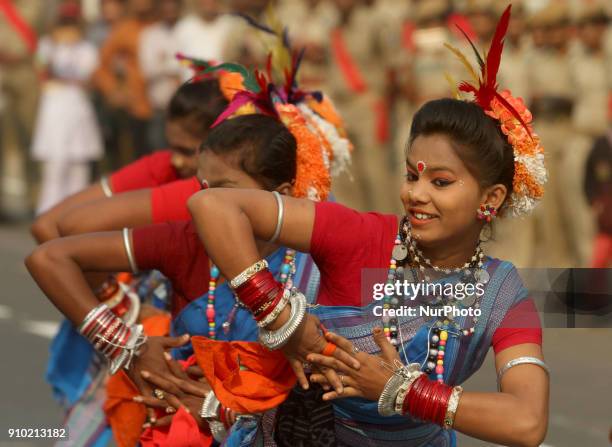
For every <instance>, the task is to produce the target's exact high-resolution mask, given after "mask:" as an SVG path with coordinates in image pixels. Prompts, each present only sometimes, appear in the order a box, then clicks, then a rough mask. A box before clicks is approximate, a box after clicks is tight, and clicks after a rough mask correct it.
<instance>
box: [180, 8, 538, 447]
mask: <svg viewBox="0 0 612 447" xmlns="http://www.w3.org/2000/svg"><path fill="white" fill-rule="evenodd" d="M508 19H509V10H507V11H506V13H505V14H504V16H503V18H502V20H501V22H500V25H499V26H498V30H497V32H496V35H495V38H494V40H493V44H492V46H491V49H490V51H489V53H488V56H487V60H486V63H485V62H484V60H483V62H482V71H481V76H480V78H479V79H478V77H477V79H476V80H475V82H474V83H467V82H466V83H463V84H461V86H460V88H461V90H463V91H466V92H471V93H474V94H475V98H476V100H475V101H474V102H468V101H464V100H459V99H442V100H436V101H431V102H429V103H427V104H425V105H424V106H423V107H422V108H421V109H420V110H419V112H418V113H417V114H416V115H415V118H414V121H413V123H412V127H411V136H410V140H409V144H408V148H407V153H406V182H405V183H404V185H403V187H402V189H401V191H400V197H401V200H402V203H403V205H404V209H405V213H406V215H405V217H404V218H402V219H398V218H397V217H396V216H390V215H381V214H377V213H359V212H356V211H353V210H350V209H347V208H345V207H343V206H341V205H338V204H333V203H313V202H310V201H307V200H299V199H294V198H283V202H282V204H277V203H276V200H274V197H272V196H271V195H270V194H269V193H266V192H264V191H239V190H227V189H217V190H209V191H203V192H200V193H198V194H196V195H194V196H193V197H192V198H191V199H190V201H189V208H190V210H191V212H192V215H193V217H194V220H195V222H196V225H197V229H198V232H199V234H200V238H201V239H202V241H203V243H204V244H205V245H206V247H207V251H208V254H209V255H210V257H211V259H213V261H214V262H215V263H216V265H217V266H218V267H219V268H220V269H221V271H222V272H223V274H225V275H226V276H227V277H228V278H233V279H232V281H231V284H232V285H233V286H234V291H235V293H236V294H237V296H238V298H239V300H240V301H241V302H242V303H243V304H244V305H245V306H247V307H248V308H249V309H251V311H252V312H253V313H254V317H255V319H257V320H259V321H261V323H262V325H264V326H265V327H264V328H263V329H262V330H261V332H260V339H261V340H262V342H263V343H264V344H265V345H266V346H268V347H269V348H271V349H282V350H283V351H284V353H285V354H286V355H287V357H288V358H289V359H290V360H291V362H292V364H293V365H294V368H295V369H296V370H297V371H298V377H299V378H300V382H301V383H302V384H303V386H307V383H306V382H305V380H304V379H305V377H304V376H303V374H302V373H301V372H300V364H301V362H304V361H309V362H316V363H317V364H318V365H319V367H322V368H323V372H324V373H325V376H322V375H320V374H315V375H313V380H314V381H316V382H321V383H325V385H326V386H333V387H334V388H335V390H334V391H330V394H328V395H327V398H331V399H334V401H333V402H334V410H335V422H336V430H335V432H336V436H337V441H338V444H339V445H359V444H363V445H367V444H368V443H375V445H377V446H378V445H383V446H384V445H414V446H452V445H455V444H456V435H455V432H454V431H453V430H450V429H451V428H454V429H456V430H459V431H461V432H463V433H465V434H467V435H469V436H473V437H476V438H480V439H484V440H487V441H490V442H494V443H500V444H510V445H526V446H534V445H539V444H540V443H541V442H542V440H543V439H544V436H545V433H546V427H547V418H548V378H547V374H546V372H547V371H548V368H547V367H546V365H545V364H544V363H543V361H542V349H541V329H540V326H539V319H538V318H537V317H536V314H535V307H534V304H533V301H532V300H531V299H530V298H529V295H528V291H527V290H526V289H525V288H524V286H523V285H522V283H521V280H520V278H519V276H518V274H517V271H516V269H515V268H514V267H513V266H512V265H511V264H510V263H508V262H504V261H501V260H499V259H492V258H488V257H486V256H484V254H483V253H482V250H481V248H480V235H481V232H482V231H483V227H484V226H485V225H486V224H488V223H489V222H490V221H491V220H493V219H494V218H495V217H496V216H498V215H503V214H506V213H512V214H517V215H520V214H523V213H526V212H529V211H531V209H532V208H533V207H534V206H535V204H536V202H537V201H538V199H539V198H540V197H541V196H542V193H543V190H542V186H543V184H544V182H545V181H546V171H545V169H544V166H543V152H542V148H541V147H540V145H539V139H538V137H537V136H536V135H535V134H534V132H533V130H532V128H531V126H530V121H531V115H530V113H529V111H528V110H527V109H526V108H525V106H524V104H523V102H522V101H521V100H518V99H515V98H513V97H512V96H511V95H510V93H509V92H507V91H506V92H502V93H498V92H497V90H496V88H497V85H496V82H495V76H496V73H497V69H498V67H499V60H500V54H501V49H502V41H503V35H504V34H505V30H506V28H507V22H508ZM478 57H479V58H480V56H478ZM481 60H482V59H481ZM472 72H473V73H474V74H475V71H473V70H472ZM275 229H280V237H279V241H280V242H281V243H282V244H283V245H286V246H288V247H292V248H294V249H296V250H299V251H303V252H309V253H310V254H311V255H312V257H313V259H314V260H315V262H316V263H317V265H318V267H319V269H320V271H321V285H320V292H319V296H318V301H317V304H319V305H320V306H319V307H318V308H316V309H312V310H311V313H312V314H314V315H305V313H306V306H305V305H304V299H303V298H302V297H300V296H299V294H298V295H297V296H295V297H294V298H293V299H291V300H290V304H289V303H287V301H286V300H283V299H282V297H283V295H282V289H281V287H280V285H279V284H277V283H276V281H275V280H274V278H273V277H272V276H271V274H270V273H269V272H268V270H267V269H266V267H265V264H264V263H262V262H261V261H258V259H260V258H261V256H260V254H259V253H258V251H257V246H256V239H266V238H268V237H270V235H271V234H274V233H275V232H278V230H275ZM221 235H223V237H221ZM368 269H379V270H378V271H374V272H373V273H371V272H368ZM380 269H383V274H382V278H381V280H382V282H383V284H384V283H387V282H388V283H389V284H390V285H391V286H392V285H393V284H394V283H395V281H397V280H404V279H405V280H408V281H412V282H417V283H420V282H424V283H432V284H446V285H452V286H454V285H458V284H463V285H466V284H471V285H472V290H473V291H474V290H479V289H480V290H482V293H475V292H472V293H471V294H469V296H465V295H463V296H460V294H459V293H455V292H453V293H452V294H451V295H444V296H436V295H433V296H417V297H416V298H418V299H419V300H420V301H413V299H414V297H405V296H402V294H400V293H398V292H394V288H393V287H391V288H390V289H388V291H386V292H385V294H384V299H383V300H382V301H380V302H378V301H375V300H373V299H372V289H370V288H369V287H368V286H369V285H370V284H369V283H368V281H367V279H368V275H374V278H375V279H378V277H376V274H377V273H378V272H379V271H380ZM375 282H376V281H375ZM360 286H361V287H360ZM434 290H435V289H434ZM453 290H459V289H456V288H453ZM364 296H365V298H366V299H362V297H364ZM464 300H465V301H464ZM410 303H419V304H421V306H414V307H415V310H416V312H415V314H414V315H412V314H411V313H406V314H405V316H403V315H401V313H398V312H397V311H398V310H401V309H402V308H403V307H404V306H407V305H410ZM377 306H378V307H379V309H375V308H376V307H377ZM443 306H449V307H451V308H454V309H458V311H459V313H460V315H459V316H456V315H454V313H453V314H451V316H448V314H447V316H444V315H443V316H441V317H438V316H436V313H434V317H433V318H430V317H428V316H427V315H426V314H424V313H420V312H419V310H418V307H429V308H435V309H439V308H441V307H443ZM262 308H265V309H266V312H262V311H261V309H262ZM470 309H471V311H470ZM383 310H385V311H386V312H382V311H383ZM476 310H478V311H479V312H475V311H476ZM461 311H463V312H461ZM270 315H271V316H272V317H276V318H272V317H271V316H270ZM315 315H316V317H315ZM438 315H439V314H438ZM317 317H318V318H317ZM319 319H320V321H321V322H322V323H323V326H320V325H319ZM264 323H265V324H264ZM380 326H382V328H383V329H380V328H379V327H380ZM321 328H323V330H333V331H334V332H335V333H337V334H338V335H339V336H342V337H344V338H341V337H339V336H338V335H333V334H329V335H327V338H324V335H323V333H322V331H321ZM375 328H379V329H377V330H375V331H374V334H372V332H373V330H374V329H375ZM384 339H388V340H389V342H388V343H387V342H385V341H384ZM349 340H350V342H349ZM392 346H394V347H395V348H396V349H397V351H398V353H397V354H395V353H394V352H393V351H395V349H390V348H391V347H392ZM491 346H492V347H493V349H494V352H495V363H496V370H497V371H498V381H499V385H500V391H499V392H497V393H472V392H469V391H465V392H463V390H462V389H461V387H460V386H458V385H459V384H461V383H462V382H464V381H465V380H467V379H468V378H469V377H470V376H471V375H472V374H473V373H474V372H476V371H477V370H478V369H479V368H480V366H481V365H482V363H483V361H484V358H485V356H486V353H487V351H488V349H489V348H490V347H491ZM381 351H382V353H383V355H382V356H377V355H374V354H378V353H380V352H381ZM302 366H303V365H302ZM519 366H520V367H519ZM330 371H335V373H336V374H332V373H330ZM342 397H346V398H344V399H338V398H342ZM364 398H365V399H364ZM376 400H378V403H377V402H375V401H376ZM285 416H286V415H285V414H283V412H282V411H280V412H279V415H278V418H279V419H281V420H282V419H283V417H285ZM279 425H281V424H280V423H279ZM264 428H266V427H264ZM268 428H269V427H268Z"/></svg>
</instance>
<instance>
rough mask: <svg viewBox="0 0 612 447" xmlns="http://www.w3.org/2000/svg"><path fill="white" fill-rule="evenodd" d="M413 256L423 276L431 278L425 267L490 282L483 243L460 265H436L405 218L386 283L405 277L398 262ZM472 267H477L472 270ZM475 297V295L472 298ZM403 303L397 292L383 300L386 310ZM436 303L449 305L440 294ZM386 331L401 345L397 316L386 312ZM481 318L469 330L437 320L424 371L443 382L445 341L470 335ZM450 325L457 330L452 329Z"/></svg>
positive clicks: (449, 322)
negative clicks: (424, 253)
mask: <svg viewBox="0 0 612 447" xmlns="http://www.w3.org/2000/svg"><path fill="white" fill-rule="evenodd" d="M408 258H410V260H411V261H412V264H414V265H415V266H416V268H417V269H418V271H419V272H420V273H421V274H422V275H424V277H425V280H426V281H429V280H430V278H429V276H428V275H427V274H426V273H425V269H426V267H429V268H431V269H433V270H434V271H436V272H440V273H444V274H451V273H461V274H462V275H463V276H464V278H465V279H466V280H472V279H473V280H475V281H476V282H479V283H483V284H486V283H487V282H488V281H489V274H488V272H487V271H486V270H485V269H484V268H483V266H484V253H483V251H482V249H481V247H480V243H478V245H477V246H476V250H475V253H474V255H473V256H472V257H471V259H470V260H469V261H468V262H466V263H465V264H464V265H463V266H461V267H456V268H440V267H437V266H434V265H433V264H432V263H431V261H430V260H429V259H427V258H426V257H425V256H424V255H423V253H422V251H421V250H420V249H419V248H418V247H417V244H416V241H415V240H414V238H413V237H412V232H411V228H410V225H409V224H408V220H407V219H406V218H404V219H402V221H401V222H400V226H399V231H398V235H397V236H396V238H395V241H394V244H393V250H392V257H391V260H390V261H389V269H388V271H387V281H386V282H387V284H393V283H394V282H395V281H396V280H398V279H399V280H403V277H404V267H403V266H402V265H398V263H402V264H403V263H405V262H406V260H407V259H408ZM470 269H475V270H474V272H473V273H472V272H471V270H470ZM472 298H473V297H472ZM399 304H400V298H399V297H398V296H395V295H386V294H385V298H384V301H383V309H390V308H397V306H399ZM434 304H440V305H441V304H448V303H443V302H442V298H441V297H436V298H435V300H434ZM462 304H464V305H466V304H467V305H468V306H471V305H474V307H475V308H479V307H480V303H479V302H477V301H475V299H474V301H470V302H469V303H462ZM382 319H383V331H384V333H385V335H386V336H387V339H388V340H389V341H390V342H391V344H392V345H394V346H396V348H398V347H399V346H400V345H401V340H398V335H399V322H398V320H397V318H394V317H388V316H386V314H383V317H382ZM477 322H478V317H473V320H472V323H473V325H472V327H471V328H469V329H462V328H461V326H460V325H459V324H458V323H457V322H455V321H452V318H444V319H443V320H438V321H436V322H435V323H434V325H433V326H432V327H431V328H430V330H429V334H428V337H427V351H428V355H427V357H426V359H425V361H424V365H422V369H423V371H424V372H425V373H427V374H431V373H432V372H434V371H435V373H436V379H437V380H438V382H443V381H444V356H445V353H446V344H447V341H448V337H449V335H457V336H469V335H472V334H473V333H474V330H475V326H476V323H477ZM451 326H452V327H453V329H455V330H451Z"/></svg>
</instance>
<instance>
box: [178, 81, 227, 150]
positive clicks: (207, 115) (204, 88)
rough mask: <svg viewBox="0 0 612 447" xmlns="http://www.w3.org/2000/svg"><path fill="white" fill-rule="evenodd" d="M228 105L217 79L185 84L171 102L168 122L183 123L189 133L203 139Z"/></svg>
mask: <svg viewBox="0 0 612 447" xmlns="http://www.w3.org/2000/svg"><path fill="white" fill-rule="evenodd" d="M227 104H228V103H227V99H225V97H224V96H223V94H222V93H221V90H220V89H219V81H218V80H217V79H206V80H203V81H199V82H189V83H185V84H183V85H181V86H180V87H179V89H178V90H177V91H176V92H175V93H174V95H173V96H172V99H171V100H170V104H169V105H168V121H181V124H183V125H184V127H185V129H186V130H187V131H189V132H190V133H191V134H193V135H194V136H196V137H199V138H202V139H203V138H205V137H206V135H207V134H208V132H209V130H210V126H212V124H213V123H214V122H215V120H216V119H217V117H218V116H219V115H220V114H221V113H222V112H223V110H225V108H226V107H227Z"/></svg>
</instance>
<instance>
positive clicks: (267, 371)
mask: <svg viewBox="0 0 612 447" xmlns="http://www.w3.org/2000/svg"><path fill="white" fill-rule="evenodd" d="M191 343H192V345H193V350H194V352H195V356H196V359H197V362H198V365H199V366H200V368H202V371H204V375H205V376H206V380H207V381H208V383H209V384H210V386H211V388H212V389H213V391H214V392H215V395H216V396H217V398H218V399H219V401H220V402H221V404H222V405H223V406H224V407H227V408H231V409H232V410H234V411H236V412H238V413H242V414H254V413H261V412H264V411H266V410H269V409H271V408H274V407H277V406H278V405H280V404H281V403H282V402H283V401H284V400H285V399H286V398H287V395H288V394H289V391H291V389H292V388H293V386H294V385H295V383H296V377H295V374H294V373H293V370H292V369H291V367H290V366H289V363H288V362H287V360H286V359H285V356H284V355H283V354H282V352H279V351H269V350H268V349H266V348H264V347H263V346H261V345H260V344H259V343H254V342H241V341H232V342H226V341H213V340H211V339H208V338H206V337H193V338H192V339H191ZM244 368H246V369H244Z"/></svg>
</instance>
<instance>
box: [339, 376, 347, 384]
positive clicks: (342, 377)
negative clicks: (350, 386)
mask: <svg viewBox="0 0 612 447" xmlns="http://www.w3.org/2000/svg"><path fill="white" fill-rule="evenodd" d="M338 378H339V379H340V383H341V384H342V386H346V383H344V374H338Z"/></svg>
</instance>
